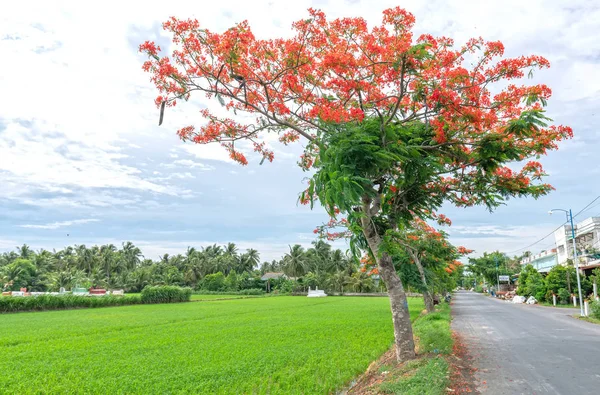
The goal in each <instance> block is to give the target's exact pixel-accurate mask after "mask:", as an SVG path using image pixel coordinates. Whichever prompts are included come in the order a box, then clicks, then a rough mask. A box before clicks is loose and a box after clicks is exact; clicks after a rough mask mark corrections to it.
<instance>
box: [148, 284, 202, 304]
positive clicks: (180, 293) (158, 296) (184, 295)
mask: <svg viewBox="0 0 600 395" xmlns="http://www.w3.org/2000/svg"><path fill="white" fill-rule="evenodd" d="M191 297H192V289H191V288H180V287H174V286H168V285H165V286H148V287H146V288H144V289H143V290H142V303H178V302H189V301H190V299H191Z"/></svg>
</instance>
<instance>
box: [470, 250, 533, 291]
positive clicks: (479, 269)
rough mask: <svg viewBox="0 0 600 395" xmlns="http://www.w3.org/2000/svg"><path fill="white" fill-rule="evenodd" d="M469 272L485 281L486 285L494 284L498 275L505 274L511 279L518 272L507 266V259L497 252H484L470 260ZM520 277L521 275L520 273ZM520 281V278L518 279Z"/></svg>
mask: <svg viewBox="0 0 600 395" xmlns="http://www.w3.org/2000/svg"><path fill="white" fill-rule="evenodd" d="M469 270H470V271H471V273H473V274H475V275H476V276H478V277H481V278H483V279H485V280H486V281H487V283H488V284H496V282H497V280H498V275H499V274H507V275H509V276H511V277H512V276H513V275H514V274H516V273H517V272H518V269H515V268H514V267H513V266H511V265H510V264H509V258H508V257H507V256H506V255H504V254H502V253H500V252H498V251H495V252H492V253H487V252H485V253H484V254H483V256H481V257H479V258H470V259H469ZM522 275H523V273H521V276H522ZM520 281H521V278H519V282H520Z"/></svg>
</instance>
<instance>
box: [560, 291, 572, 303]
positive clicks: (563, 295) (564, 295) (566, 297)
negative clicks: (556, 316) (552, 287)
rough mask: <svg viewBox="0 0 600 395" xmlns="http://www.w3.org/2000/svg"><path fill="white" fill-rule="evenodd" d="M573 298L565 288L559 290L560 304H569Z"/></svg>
mask: <svg viewBox="0 0 600 395" xmlns="http://www.w3.org/2000/svg"><path fill="white" fill-rule="evenodd" d="M570 299H571V294H570V293H569V291H567V290H566V289H565V288H561V289H559V290H558V300H560V304H568V303H569V302H570Z"/></svg>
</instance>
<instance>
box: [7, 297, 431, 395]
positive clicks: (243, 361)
mask: <svg viewBox="0 0 600 395" xmlns="http://www.w3.org/2000/svg"><path fill="white" fill-rule="evenodd" d="M216 296H221V297H222V296H223V295H210V297H209V298H205V299H203V300H202V301H198V302H190V303H180V304H161V305H135V306H124V307H109V308H100V309H86V310H69V311H49V312H35V313H16V314H5V315H0V372H1V374H0V393H19V394H29V393H36V394H37V393H92V392H93V393H127V394H134V393H135V394H138V393H139V394H142V393H143V394H149V393H161V394H173V393H205V394H240V393H250V394H267V393H268V394H284V393H285V394H327V393H335V392H336V391H338V390H340V389H342V388H344V387H345V386H346V385H348V384H349V383H350V382H351V381H352V379H353V378H354V377H356V376H357V375H359V374H360V373H362V372H363V371H364V370H365V369H366V368H367V367H368V365H369V363H370V362H371V361H373V360H375V359H377V358H378V357H379V356H380V355H381V354H382V353H383V352H385V351H386V350H387V349H388V348H389V347H390V346H391V344H392V341H393V331H392V324H391V313H390V310H389V301H388V299H387V298H379V297H371V298H370V297H327V298H318V299H317V298H315V299H312V298H306V297H291V296H289V297H287V296H282V297H269V298H246V299H230V300H215V299H216ZM409 307H410V309H411V317H412V318H413V319H414V318H416V317H417V316H418V314H419V313H420V311H421V310H422V309H423V304H422V300H420V299H412V300H410V302H409Z"/></svg>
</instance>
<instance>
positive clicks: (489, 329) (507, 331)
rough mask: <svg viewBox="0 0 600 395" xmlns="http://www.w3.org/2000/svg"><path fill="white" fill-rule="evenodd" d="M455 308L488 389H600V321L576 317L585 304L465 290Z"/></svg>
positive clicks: (530, 391)
mask: <svg viewBox="0 0 600 395" xmlns="http://www.w3.org/2000/svg"><path fill="white" fill-rule="evenodd" d="M452 311H453V314H454V320H453V321H452V327H453V329H454V330H455V331H457V332H458V333H459V334H460V335H461V336H462V338H463V340H464V342H465V344H466V346H467V350H468V351H469V352H470V354H471V356H472V357H473V364H474V367H475V368H477V373H476V375H475V377H476V379H477V380H478V390H479V391H480V392H481V393H482V394H510V395H513V394H565V395H570V394H596V395H597V394H600V325H597V324H592V323H589V322H585V321H582V320H578V319H575V318H573V317H572V315H573V314H577V313H579V309H565V308H552V307H543V306H536V305H515V304H512V303H509V302H505V301H502V300H497V299H493V298H490V297H486V296H483V295H481V294H477V293H475V292H468V291H460V292H457V293H455V296H454V305H453V308H452Z"/></svg>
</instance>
